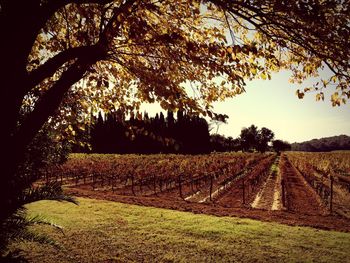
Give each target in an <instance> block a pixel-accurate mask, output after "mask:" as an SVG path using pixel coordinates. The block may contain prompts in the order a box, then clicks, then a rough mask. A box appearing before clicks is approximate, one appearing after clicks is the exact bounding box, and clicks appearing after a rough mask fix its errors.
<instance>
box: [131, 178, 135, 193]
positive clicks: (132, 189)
mask: <svg viewBox="0 0 350 263" xmlns="http://www.w3.org/2000/svg"><path fill="white" fill-rule="evenodd" d="M131 191H132V194H133V195H135V189H134V175H133V174H132V175H131Z"/></svg>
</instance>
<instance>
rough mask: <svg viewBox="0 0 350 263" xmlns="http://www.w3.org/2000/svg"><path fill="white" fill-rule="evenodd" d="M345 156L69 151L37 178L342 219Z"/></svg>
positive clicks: (346, 200)
mask: <svg viewBox="0 0 350 263" xmlns="http://www.w3.org/2000/svg"><path fill="white" fill-rule="evenodd" d="M349 160H350V153H349V152H334V153H301V152H289V153H283V154H282V155H281V156H277V155H276V154H273V153H266V154H258V153H217V154H210V155H196V156H188V155H187V156H186V155H81V154H76V155H72V156H71V157H70V159H69V160H68V162H67V163H65V164H64V165H62V166H60V167H51V169H48V170H46V171H45V172H44V174H43V178H45V180H47V181H50V180H58V181H61V182H62V183H63V185H64V186H65V188H66V190H67V192H69V193H73V194H75V195H81V196H90V197H94V198H101V199H110V200H115V199H117V200H118V201H121V200H129V201H128V202H130V200H138V202H141V201H140V200H144V202H143V203H147V204H150V203H152V202H151V201H150V200H154V206H160V203H163V204H166V203H168V202H169V201H170V202H171V203H173V204H174V206H175V207H174V208H176V206H179V207H177V208H178V209H180V210H181V207H182V206H184V205H185V204H183V203H186V204H188V203H190V204H193V205H195V204H208V205H211V206H215V207H222V208H223V209H224V208H233V209H243V208H245V209H248V210H258V211H262V213H263V211H280V212H283V211H284V212H287V213H289V212H292V213H293V214H298V215H305V216H319V217H327V216H328V217H329V216H334V217H335V218H339V219H342V218H343V219H344V218H348V219H349V218H350V214H349V213H350V176H349V174H350V167H349V166H350V161H349ZM123 198H124V199H123ZM178 202H180V204H179V205H176V204H177V203H178ZM181 202H182V203H181ZM141 203H142V202H141ZM150 205H152V204H150ZM161 207H167V206H164V205H163V206H162V205H161ZM325 227H326V226H325Z"/></svg>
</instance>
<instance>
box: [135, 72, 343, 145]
mask: <svg viewBox="0 0 350 263" xmlns="http://www.w3.org/2000/svg"><path fill="white" fill-rule="evenodd" d="M289 76H290V73H289V72H287V71H283V72H279V73H276V74H274V75H272V79H271V80H254V81H250V82H247V87H246V93H243V94H241V95H238V96H236V97H235V98H232V99H228V100H226V101H225V102H218V103H215V104H214V111H215V112H217V113H222V114H227V115H228V116H229V119H228V123H227V124H222V125H221V126H220V127H219V132H218V133H219V134H223V135H225V136H232V137H233V138H236V137H238V136H239V134H240V131H241V129H242V128H243V127H248V126H250V125H251V124H254V125H256V126H258V127H259V128H262V127H266V128H269V129H271V130H272V131H273V132H274V133H275V138H276V139H282V140H286V141H289V142H290V143H293V142H302V141H306V140H311V139H314V138H322V137H329V136H334V135H340V134H346V135H350V101H349V102H348V103H347V104H345V105H342V106H340V107H337V106H336V107H332V104H331V102H330V93H331V92H330V91H331V90H329V92H325V95H326V96H325V100H324V101H318V102H316V99H315V94H314V93H310V94H306V95H305V97H304V98H303V99H301V100H300V99H298V97H297V96H296V95H295V91H296V90H297V89H298V88H299V89H303V88H305V87H307V86H311V83H312V82H310V81H309V82H305V83H304V84H302V85H297V84H292V83H290V82H289V81H288V80H289ZM333 91H334V90H333ZM142 110H146V111H147V112H148V113H149V116H150V117H151V116H154V115H155V113H156V112H159V111H160V108H159V107H157V106H153V105H144V106H143V107H142ZM214 130H216V128H215V129H214Z"/></svg>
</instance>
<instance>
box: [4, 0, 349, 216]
mask: <svg viewBox="0 0 350 263" xmlns="http://www.w3.org/2000/svg"><path fill="white" fill-rule="evenodd" d="M201 3H202V2H201V1H197V0H193V1H185V0H181V1H177V3H176V7H175V6H174V2H173V1H170V0H162V1H155V2H154V1H147V0H74V1H73V0H45V1H44V0H28V1H18V0H13V1H12V0H11V1H10V0H0V34H1V36H2V41H0V52H1V53H0V55H1V62H0V64H1V67H0V68H1V71H0V80H1V86H2V92H3V94H4V101H6V102H7V103H0V105H1V112H2V113H5V112H6V114H4V116H3V118H2V129H1V139H2V140H3V141H4V142H5V145H4V147H3V149H2V150H3V152H5V153H6V154H5V155H4V156H3V157H2V175H1V178H0V193H1V196H0V197H1V198H0V207H1V209H2V211H1V212H2V213H0V214H1V215H0V223H1V222H3V221H4V220H5V219H6V218H8V217H9V216H10V215H11V214H13V212H14V211H13V209H12V208H11V205H10V204H13V200H15V199H16V198H17V197H16V196H18V195H19V194H20V193H21V192H22V191H24V190H25V189H21V188H20V187H19V185H21V184H18V181H19V180H21V179H20V177H19V176H16V171H17V170H18V167H19V165H20V164H21V163H23V161H24V159H25V153H26V149H27V148H28V145H29V144H30V142H31V141H32V140H33V138H34V137H35V135H36V134H37V133H38V131H39V130H40V129H41V128H42V126H43V125H44V124H45V123H46V122H47V121H48V120H49V119H50V123H51V124H52V126H53V127H54V128H55V129H56V131H61V132H63V133H64V136H62V137H64V139H68V140H74V134H75V131H74V129H73V128H72V127H77V128H79V129H80V128H81V129H83V128H84V125H85V124H86V123H87V122H88V121H87V119H88V118H87V116H91V113H96V112H98V109H103V110H104V111H109V110H112V109H115V108H116V107H117V108H121V109H123V110H124V111H129V112H130V111H133V110H134V109H138V107H139V105H140V103H141V102H142V101H146V102H155V101H157V102H159V103H160V104H161V106H162V107H163V108H164V109H171V110H175V109H177V108H179V109H187V110H189V111H193V112H197V113H200V114H208V115H209V116H213V112H212V107H211V105H212V103H213V102H214V101H217V100H222V99H225V98H227V97H232V96H235V95H237V94H240V93H242V92H243V91H244V86H245V80H246V79H253V78H262V79H266V78H270V74H271V72H274V71H277V70H279V69H282V68H289V69H292V70H293V71H294V76H293V79H294V80H295V81H301V80H303V79H304V78H306V77H308V76H314V75H317V72H318V70H319V69H322V68H324V67H325V66H326V67H328V68H329V69H330V70H331V71H332V73H333V75H332V76H331V77H330V78H329V79H326V80H323V81H320V82H319V85H318V86H317V87H316V86H315V87H314V89H316V88H317V91H318V94H317V99H323V98H324V95H323V89H324V88H325V87H327V86H329V85H333V84H335V85H336V92H335V93H334V94H333V96H332V98H331V99H332V103H333V104H334V105H340V103H341V102H342V101H343V102H345V99H346V98H349V96H350V91H349V89H350V85H348V84H349V75H350V74H349V61H350V59H349V58H350V55H349V54H350V50H349V49H347V48H344V47H347V46H348V43H349V36H350V33H349V26H348V24H349V4H348V3H347V2H344V1H337V0H330V1H312V2H310V3H309V2H305V1H297V0H295V1H272V0H271V1H258V0H257V1H243V0H237V1H224V0H222V1H221V0H210V1H204V2H203V3H205V4H206V6H203V5H201ZM213 21H215V22H213ZM227 28H228V29H229V31H230V32H231V36H232V40H231V43H229V42H228V40H227V39H226V35H225V29H227ZM250 28H252V29H255V30H256V33H250V32H251V31H250V30H249V29H250ZM218 80H220V81H221V80H222V81H221V82H220V81H218ZM188 82H190V83H191V84H192V86H193V87H194V89H195V90H196V94H199V96H198V97H192V96H190V95H188V93H187V92H186V88H185V87H184V85H183V84H184V83H188ZM308 90H310V89H306V90H305V91H308ZM297 94H298V97H303V94H304V93H303V92H302V91H297ZM24 105H29V106H30V108H31V112H30V113H29V114H28V115H27V116H26V118H25V119H23V120H21V119H20V111H21V108H22V107H23V106H24ZM72 123H74V125H72Z"/></svg>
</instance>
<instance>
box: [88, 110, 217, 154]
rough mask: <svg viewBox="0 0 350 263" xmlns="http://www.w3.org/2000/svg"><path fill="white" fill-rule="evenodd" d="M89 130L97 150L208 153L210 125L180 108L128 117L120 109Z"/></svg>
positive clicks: (97, 122)
mask: <svg viewBox="0 0 350 263" xmlns="http://www.w3.org/2000/svg"><path fill="white" fill-rule="evenodd" d="M94 123H95V124H94V125H93V126H92V127H91V130H90V144H91V147H92V152H96V153H140V154H150V153H184V154H198V153H208V152H210V150H211V147H210V135H209V125H208V123H207V121H206V120H205V119H204V118H201V117H199V116H193V115H190V114H187V113H186V112H183V111H177V113H176V118H175V117H174V113H173V112H172V111H168V112H167V116H166V117H165V116H164V114H163V113H162V112H161V113H159V114H158V113H157V114H156V115H155V117H151V118H150V117H149V116H148V114H147V113H144V114H143V116H142V115H141V114H131V116H130V117H129V118H128V119H126V117H125V115H123V114H122V113H121V112H116V113H112V114H108V115H106V116H104V117H102V115H101V114H99V116H97V117H96V119H95V120H94Z"/></svg>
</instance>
